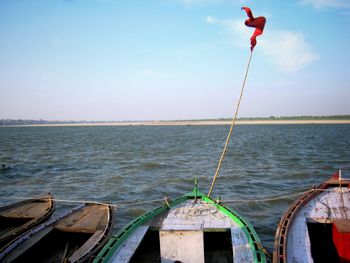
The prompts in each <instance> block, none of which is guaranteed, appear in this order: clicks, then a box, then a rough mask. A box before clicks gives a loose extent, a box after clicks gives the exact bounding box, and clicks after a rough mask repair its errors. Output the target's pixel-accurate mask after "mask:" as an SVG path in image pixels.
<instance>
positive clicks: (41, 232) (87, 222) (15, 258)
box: [0, 203, 114, 262]
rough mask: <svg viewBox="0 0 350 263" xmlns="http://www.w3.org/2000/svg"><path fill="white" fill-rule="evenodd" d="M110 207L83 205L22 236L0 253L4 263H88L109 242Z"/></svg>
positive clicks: (93, 204) (111, 216) (0, 258)
mask: <svg viewBox="0 0 350 263" xmlns="http://www.w3.org/2000/svg"><path fill="white" fill-rule="evenodd" d="M113 219H114V210H113V208H112V207H111V206H108V205H101V204H95V203H86V204H81V205H79V206H77V207H75V208H73V209H72V210H71V211H69V212H67V213H65V214H63V215H61V216H59V217H57V218H53V219H50V220H49V221H47V222H46V223H43V224H41V225H39V226H38V227H36V228H34V229H33V230H31V231H29V232H27V233H26V234H24V235H22V236H21V237H20V238H19V239H17V240H16V241H14V242H13V243H11V244H10V245H9V246H8V247H6V249H5V250H3V251H2V252H1V253H0V261H1V262H87V261H90V260H92V258H93V257H94V255H95V254H97V252H98V251H99V250H100V249H101V248H102V247H103V245H104V244H105V243H106V241H107V240H108V238H109V236H110V233H111V230H112V226H113Z"/></svg>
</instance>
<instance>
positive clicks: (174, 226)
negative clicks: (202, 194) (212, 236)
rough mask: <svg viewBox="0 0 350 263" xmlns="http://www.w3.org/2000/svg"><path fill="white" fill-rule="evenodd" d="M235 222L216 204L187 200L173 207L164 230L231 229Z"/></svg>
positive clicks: (165, 222)
mask: <svg viewBox="0 0 350 263" xmlns="http://www.w3.org/2000/svg"><path fill="white" fill-rule="evenodd" d="M234 225H235V223H234V222H233V221H232V220H231V219H230V218H229V217H228V216H226V215H225V214H223V213H222V212H221V211H219V210H218V209H217V208H216V207H215V206H213V205H211V204H208V203H205V202H203V201H201V200H197V201H196V202H194V201H187V202H185V203H182V204H180V205H177V206H175V207H174V208H172V209H171V210H170V212H169V214H168V216H167V217H166V219H164V221H163V225H162V230H199V229H203V230H211V229H213V230H215V229H229V228H231V226H234Z"/></svg>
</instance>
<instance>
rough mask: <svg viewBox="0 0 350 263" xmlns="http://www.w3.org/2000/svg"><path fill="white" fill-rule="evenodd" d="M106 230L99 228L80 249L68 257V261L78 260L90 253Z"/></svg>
mask: <svg viewBox="0 0 350 263" xmlns="http://www.w3.org/2000/svg"><path fill="white" fill-rule="evenodd" d="M103 235H104V231H102V230H97V231H96V232H95V233H94V234H93V235H92V236H91V237H90V238H89V239H88V240H87V241H86V242H85V243H84V244H83V245H82V246H81V247H80V248H79V249H78V250H76V251H75V252H74V253H73V254H72V255H71V256H70V257H69V259H68V262H76V261H78V260H79V259H80V258H82V257H84V256H85V255H86V254H88V253H89V252H90V251H91V250H92V249H93V248H94V247H95V246H96V244H97V243H98V242H99V240H101V238H102V237H103Z"/></svg>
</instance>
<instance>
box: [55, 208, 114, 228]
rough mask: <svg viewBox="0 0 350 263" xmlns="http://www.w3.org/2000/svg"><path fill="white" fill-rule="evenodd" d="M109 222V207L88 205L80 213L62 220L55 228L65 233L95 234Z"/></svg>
mask: <svg viewBox="0 0 350 263" xmlns="http://www.w3.org/2000/svg"><path fill="white" fill-rule="evenodd" d="M107 222H108V206H104V205H87V206H85V207H84V208H83V209H81V210H79V211H78V212H76V213H74V214H72V215H71V216H68V217H66V218H64V219H63V220H61V221H60V222H59V223H58V224H56V225H55V228H56V229H58V230H61V231H64V232H79V233H91V234H93V233H95V231H96V230H101V229H103V228H104V227H105V225H106V224H107Z"/></svg>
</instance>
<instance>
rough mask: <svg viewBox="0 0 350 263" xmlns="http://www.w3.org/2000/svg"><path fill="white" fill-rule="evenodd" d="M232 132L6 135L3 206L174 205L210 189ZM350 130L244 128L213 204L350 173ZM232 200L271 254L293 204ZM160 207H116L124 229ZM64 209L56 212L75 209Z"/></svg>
mask: <svg viewBox="0 0 350 263" xmlns="http://www.w3.org/2000/svg"><path fill="white" fill-rule="evenodd" d="M228 128H229V127H228V126H175V127H168V126H159V127H146V126H143V127H116V126H114V127H46V128H44V127H41V128H33V127H31V128H30V127H26V128H0V141H1V149H0V164H2V163H4V164H6V165H9V166H10V167H11V169H10V170H8V171H6V172H5V173H4V172H1V173H0V187H1V191H0V204H1V205H3V204H6V203H9V202H11V201H15V199H16V198H19V197H31V196H36V195H40V194H43V193H46V192H52V193H53V194H54V195H55V196H56V197H57V198H59V199H69V200H92V201H101V202H110V203H113V204H123V203H125V202H134V201H147V200H156V199H161V198H163V197H164V196H165V195H167V196H169V197H170V198H173V199H174V198H176V197H178V196H179V195H182V194H185V193H187V192H189V191H191V190H192V188H193V185H194V184H193V182H194V178H195V177H196V178H198V179H199V188H200V190H201V191H202V192H204V193H206V192H207V191H208V188H209V185H210V183H211V179H212V177H213V175H214V172H215V169H216V166H217V163H218V160H219V157H220V154H221V151H222V147H223V144H224V141H225V139H226V135H227V132H228ZM349 148H350V125H239V126H237V127H236V128H235V132H234V135H233V140H232V141H231V142H230V145H229V150H228V152H227V155H226V157H225V159H224V162H223V165H222V169H221V171H220V173H219V177H218V179H217V183H216V185H215V188H214V192H213V195H212V196H213V197H214V198H216V197H217V196H219V195H220V196H221V197H222V198H223V200H224V201H225V200H233V199H239V200H245V201H247V200H254V199H255V200H256V199H265V198H268V197H271V196H281V195H286V194H292V193H296V192H298V191H304V190H305V189H308V188H309V187H310V186H312V185H315V184H318V183H320V182H322V181H323V180H324V179H325V178H327V177H329V176H330V175H331V174H332V173H333V172H334V171H335V170H337V169H339V168H342V169H343V174H344V175H346V174H349V171H350V164H349V158H348V157H349V155H348V150H349ZM293 200H294V199H293V198H292V199H290V198H289V199H280V200H273V201H261V202H252V201H250V202H232V203H228V206H229V207H231V208H233V209H235V210H237V211H239V212H240V213H241V214H242V215H243V216H245V217H246V218H247V219H248V220H249V222H250V223H251V224H252V225H253V226H254V227H255V229H256V231H257V233H258V234H259V236H260V237H261V239H262V242H263V244H264V245H265V246H266V247H268V248H269V249H270V250H271V249H272V246H273V238H274V232H275V230H276V226H277V223H278V221H279V219H280V217H281V215H282V214H283V212H284V211H285V210H286V209H287V207H288V206H289V205H290V204H291V203H292V202H293ZM160 204H161V203H151V204H135V205H128V206H126V207H120V208H118V209H117V218H118V220H117V224H116V229H115V231H117V230H118V229H120V228H121V227H122V226H123V225H124V224H126V223H127V222H128V221H130V220H132V219H133V218H134V217H135V216H138V215H140V214H141V213H143V212H144V211H146V210H147V209H151V208H153V207H156V206H158V205H160ZM72 206H73V205H72V204H70V205H69V204H64V203H59V204H58V213H60V212H62V211H63V210H65V209H68V208H70V207H72Z"/></svg>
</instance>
